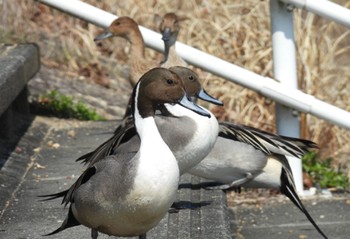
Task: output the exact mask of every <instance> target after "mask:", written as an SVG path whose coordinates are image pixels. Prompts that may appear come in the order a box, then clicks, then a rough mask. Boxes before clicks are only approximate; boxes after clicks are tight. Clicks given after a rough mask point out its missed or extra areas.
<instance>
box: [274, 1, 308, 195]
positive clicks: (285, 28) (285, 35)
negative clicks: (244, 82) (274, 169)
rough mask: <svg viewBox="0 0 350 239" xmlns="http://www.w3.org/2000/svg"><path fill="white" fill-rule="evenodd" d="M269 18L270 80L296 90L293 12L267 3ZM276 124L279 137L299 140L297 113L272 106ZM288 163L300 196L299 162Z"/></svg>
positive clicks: (285, 7) (300, 168)
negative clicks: (271, 60) (272, 76)
mask: <svg viewBox="0 0 350 239" xmlns="http://www.w3.org/2000/svg"><path fill="white" fill-rule="evenodd" d="M270 18H271V33H272V54H273V57H272V58H273V73H274V78H275V79H277V80H279V81H280V82H281V84H283V85H285V86H286V87H289V88H292V89H297V88H298V80H297V70H296V56H295V43H294V28H293V12H292V11H290V10H288V9H287V5H286V4H285V3H283V2H280V1H279V0H270ZM276 123H277V131H278V133H279V134H281V135H285V136H290V137H297V138H299V137H300V123H299V113H298V112H296V111H295V110H293V109H291V108H288V107H286V106H284V105H281V104H278V103H276ZM288 162H289V164H290V166H291V168H292V172H293V176H294V180H295V186H296V189H297V191H298V193H299V194H302V193H303V180H302V164H301V160H300V159H298V158H295V157H288Z"/></svg>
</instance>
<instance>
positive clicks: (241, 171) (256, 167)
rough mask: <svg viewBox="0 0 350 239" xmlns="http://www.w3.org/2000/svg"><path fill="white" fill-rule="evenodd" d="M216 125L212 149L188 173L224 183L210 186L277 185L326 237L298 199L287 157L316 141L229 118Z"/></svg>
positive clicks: (295, 154) (296, 155)
mask: <svg viewBox="0 0 350 239" xmlns="http://www.w3.org/2000/svg"><path fill="white" fill-rule="evenodd" d="M219 125H220V130H219V137H218V139H217V141H216V143H215V145H214V147H213V149H212V151H211V152H210V153H209V155H208V156H206V157H205V158H204V159H203V160H202V161H201V162H200V163H199V164H197V165H196V166H194V167H193V168H191V169H190V170H189V173H191V174H193V175H196V176H200V177H203V178H207V179H211V180H214V181H216V182H221V183H224V184H226V185H223V186H218V187H211V189H229V188H234V187H247V188H273V189H277V190H279V191H280V192H281V193H283V194H284V195H286V196H287V197H288V198H289V199H290V200H291V201H292V202H293V203H294V204H295V205H296V206H297V207H298V208H299V209H300V210H301V211H302V212H303V213H304V214H305V216H306V217H307V218H308V220H309V221H310V222H311V224H312V225H313V226H314V227H315V228H316V230H317V231H318V232H319V233H320V234H321V235H322V236H323V237H324V238H327V236H326V235H325V234H324V233H323V232H322V230H321V229H320V228H319V227H318V225H317V224H316V222H315V221H314V220H313V218H312V217H311V215H310V214H309V212H308V211H307V210H306V208H305V207H304V205H303V203H302V201H301V200H300V198H299V196H298V194H297V192H296V189H295V185H294V178H293V174H292V171H291V168H290V165H289V163H288V160H287V158H286V156H294V157H298V158H300V157H302V156H303V155H304V154H305V153H306V152H308V150H309V149H314V148H317V145H316V144H315V143H314V142H311V141H308V140H303V139H297V138H291V137H285V136H280V135H276V134H272V133H268V132H265V131H261V130H258V129H256V128H253V127H248V126H245V125H240V124H232V123H228V122H220V123H219ZM209 188H210V187H209Z"/></svg>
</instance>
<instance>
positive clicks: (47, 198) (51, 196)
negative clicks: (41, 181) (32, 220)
mask: <svg viewBox="0 0 350 239" xmlns="http://www.w3.org/2000/svg"><path fill="white" fill-rule="evenodd" d="M68 191H69V190H68V189H67V190H64V191H62V192H58V193H54V194H47V195H39V196H38V197H40V198H44V199H41V200H40V201H50V200H53V199H56V198H60V197H64V196H66V195H67V193H68Z"/></svg>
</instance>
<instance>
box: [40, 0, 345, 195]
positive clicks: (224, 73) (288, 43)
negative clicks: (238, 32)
mask: <svg viewBox="0 0 350 239" xmlns="http://www.w3.org/2000/svg"><path fill="white" fill-rule="evenodd" d="M38 1H39V2H42V3H44V4H47V5H49V6H51V7H53V8H56V9H58V10H61V11H63V12H66V13H68V14H70V15H73V16H75V17H78V18H80V19H83V20H85V21H87V22H89V23H92V24H95V25H97V26H100V27H103V28H107V27H108V26H109V25H110V23H111V22H112V21H113V20H114V19H116V18H117V16H116V15H113V14H111V13H108V12H106V11H104V10H101V9H99V8H96V7H94V6H91V5H89V4H87V3H84V2H81V1H78V0H38ZM270 4H271V5H270V9H271V22H272V27H271V28H272V41H273V60H274V74H275V78H276V80H277V81H276V80H274V79H271V78H269V77H264V76H260V75H258V74H256V73H254V72H251V71H249V70H246V69H244V68H242V67H239V66H236V65H234V64H232V63H229V62H226V61H224V60H222V59H220V58H218V57H215V56H212V55H209V54H207V53H205V52H202V51H200V50H197V49H195V48H193V47H190V46H188V45H185V44H183V43H180V42H177V43H176V51H177V53H178V54H179V55H180V56H181V57H182V58H183V59H185V60H186V61H187V62H188V63H190V64H192V65H195V66H197V67H200V68H202V69H204V70H206V71H208V72H211V73H213V74H215V75H217V76H220V77H222V78H225V79H227V80H230V81H233V82H235V83H237V84H240V85H242V86H244V87H247V88H249V89H252V90H254V91H257V92H259V93H260V94H262V95H264V96H266V97H268V98H271V99H272V100H275V101H276V102H278V103H279V104H280V106H277V107H278V108H277V112H281V114H280V115H278V116H277V117H276V118H277V120H278V122H277V125H278V130H279V133H280V134H285V135H289V136H294V137H298V136H299V134H296V133H295V132H299V120H298V117H295V116H294V115H293V114H291V109H294V111H295V110H296V111H300V112H304V113H309V114H312V115H314V116H316V117H319V118H321V119H324V120H327V121H329V122H331V123H333V124H336V125H338V126H341V127H344V128H346V129H350V113H349V112H347V111H345V110H343V109H340V108H338V107H335V106H333V105H331V104H328V103H326V102H323V101H321V100H319V99H317V98H315V97H314V96H311V95H308V94H305V93H303V92H302V91H300V90H298V89H297V88H296V61H295V46H294V35H293V18H292V14H291V12H288V11H292V9H293V6H294V7H299V8H303V9H306V10H310V11H312V12H314V13H316V14H320V15H321V16H325V17H327V18H330V19H332V20H335V21H338V22H339V23H341V24H343V25H345V26H350V10H349V9H346V8H343V7H341V6H339V5H336V4H334V3H332V2H329V1H328V0H281V2H280V1H278V0H270ZM275 20H277V21H275ZM140 30H141V33H142V36H143V38H144V41H145V43H146V45H147V46H148V47H150V48H153V49H155V50H158V51H163V49H164V46H163V42H162V40H161V35H160V34H159V33H156V32H154V31H152V30H149V29H147V28H144V27H142V26H140ZM280 44H283V45H284V47H278V46H279V45H280ZM284 51H287V53H285V52H284ZM281 55H282V56H283V61H284V62H283V61H280V60H279V57H280V56H281ZM279 62H283V64H278V63H279ZM287 62H288V63H287ZM289 64H290V65H289ZM285 106H287V107H290V109H287V108H285ZM279 119H280V120H279ZM283 122H289V123H288V124H287V125H283V124H284V123H283ZM290 125H294V126H293V127H290ZM292 167H293V174H294V177H295V181H296V186H297V190H298V192H299V193H303V191H302V188H303V186H302V178H301V163H300V160H299V161H297V160H294V159H293V162H292Z"/></svg>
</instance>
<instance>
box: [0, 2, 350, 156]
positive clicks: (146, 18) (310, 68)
mask: <svg viewBox="0 0 350 239" xmlns="http://www.w3.org/2000/svg"><path fill="white" fill-rule="evenodd" d="M87 2H89V3H91V4H93V5H95V6H98V7H101V8H103V9H105V10H107V11H110V12H112V13H115V14H117V15H119V16H123V15H128V16H131V17H132V18H134V19H135V20H136V21H137V22H138V23H139V24H141V25H143V26H146V27H149V28H152V29H155V30H156V29H157V27H156V26H155V24H154V22H153V17H154V14H160V15H163V14H164V13H165V12H169V11H176V12H177V13H178V14H181V15H184V16H187V17H188V18H190V20H187V21H184V22H183V23H182V30H181V32H180V35H179V40H180V41H181V42H184V43H187V44H189V45H191V46H194V47H197V48H199V49H201V50H203V51H206V52H208V53H211V54H213V55H215V56H218V57H220V58H222V59H225V60H227V61H230V62H232V63H235V64H237V65H240V66H242V67H245V68H247V69H249V70H252V71H254V72H256V73H259V74H261V75H265V76H270V77H271V76H272V61H271V40H270V29H269V6H268V1H267V0H265V1H256V0H248V1H228V0H213V1H205V0H186V1H166V0H158V1H157V0H154V1H140V0H134V1H120V0H114V1H96V0H88V1H87ZM338 2H340V3H341V4H342V5H345V6H347V7H350V1H349V0H339V1H338ZM2 8H3V9H4V11H2V12H3V13H5V14H3V15H2V16H1V17H0V34H1V35H0V39H1V40H2V41H5V42H9V43H13V42H21V41H35V42H37V43H38V44H39V45H40V47H41V55H42V62H43V64H45V65H46V66H49V67H53V68H57V69H60V70H62V71H64V72H66V74H68V75H70V76H71V77H72V78H74V77H78V76H79V77H80V78H83V79H86V80H91V79H94V80H95V81H96V82H98V83H100V84H108V81H109V80H110V79H113V78H115V76H116V75H120V74H121V73H120V69H121V68H116V67H114V66H115V65H116V64H119V65H125V64H126V62H127V61H126V59H127V53H128V49H129V44H128V43H127V42H126V41H124V40H122V39H114V40H112V41H105V42H103V43H101V44H99V45H96V44H95V43H94V42H93V40H92V39H93V37H94V36H95V35H96V34H97V33H98V31H100V29H98V28H97V27H95V26H93V25H91V24H86V23H85V22H83V21H80V20H77V19H74V18H73V17H70V16H68V15H65V14H63V13H61V12H59V11H56V10H52V9H50V8H49V7H46V6H44V5H41V4H38V3H35V4H34V3H33V1H20V0H13V1H2ZM295 30H296V31H295V32H296V42H297V46H298V48H297V56H298V78H299V80H300V82H299V85H300V88H301V89H302V90H303V91H305V92H307V93H311V94H313V95H315V96H316V97H317V98H320V99H322V100H325V101H327V102H329V103H331V104H335V105H337V106H339V107H341V108H343V109H345V110H348V111H350V106H349V105H348V102H349V99H350V84H349V83H348V82H349V80H350V66H349V62H350V44H349V43H350V31H349V29H346V28H345V27H342V26H340V25H338V24H335V23H333V22H331V21H328V20H323V19H321V18H319V17H317V16H315V15H313V14H310V13H305V12H303V11H301V10H296V11H295ZM112 44H113V45H112ZM147 56H148V57H150V58H157V57H159V53H157V52H154V51H153V50H147ZM104 72H108V74H106V73H104ZM201 76H202V79H203V82H204V85H205V88H206V89H207V90H208V91H209V92H210V93H211V94H213V95H215V96H217V97H219V98H220V99H221V100H222V101H224V102H225V108H217V107H212V106H211V107H212V108H211V109H212V110H213V112H215V113H216V115H217V116H218V117H219V118H220V119H222V120H234V121H236V122H240V123H244V124H248V125H251V126H255V127H259V128H262V129H264V130H269V131H274V130H275V127H274V103H273V102H271V101H270V100H269V99H266V98H264V97H262V96H260V95H259V94H256V93H255V92H253V91H251V90H248V89H245V88H243V87H241V86H239V85H236V84H233V83H230V82H226V81H224V80H223V79H220V78H218V77H216V76H213V75H211V74H208V73H205V72H201ZM303 124H304V126H305V127H304V130H303V132H302V134H303V137H305V138H309V139H311V140H314V141H316V142H318V143H319V144H320V147H321V150H320V153H321V154H322V155H323V156H333V157H335V158H336V159H338V162H340V161H343V160H345V161H346V160H348V158H349V155H350V144H349V140H350V132H349V131H348V130H344V129H341V128H339V127H337V126H333V125H332V124H329V123H327V122H325V121H323V120H319V119H317V118H315V117H313V116H306V117H304V120H303ZM345 161H344V162H345Z"/></svg>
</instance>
